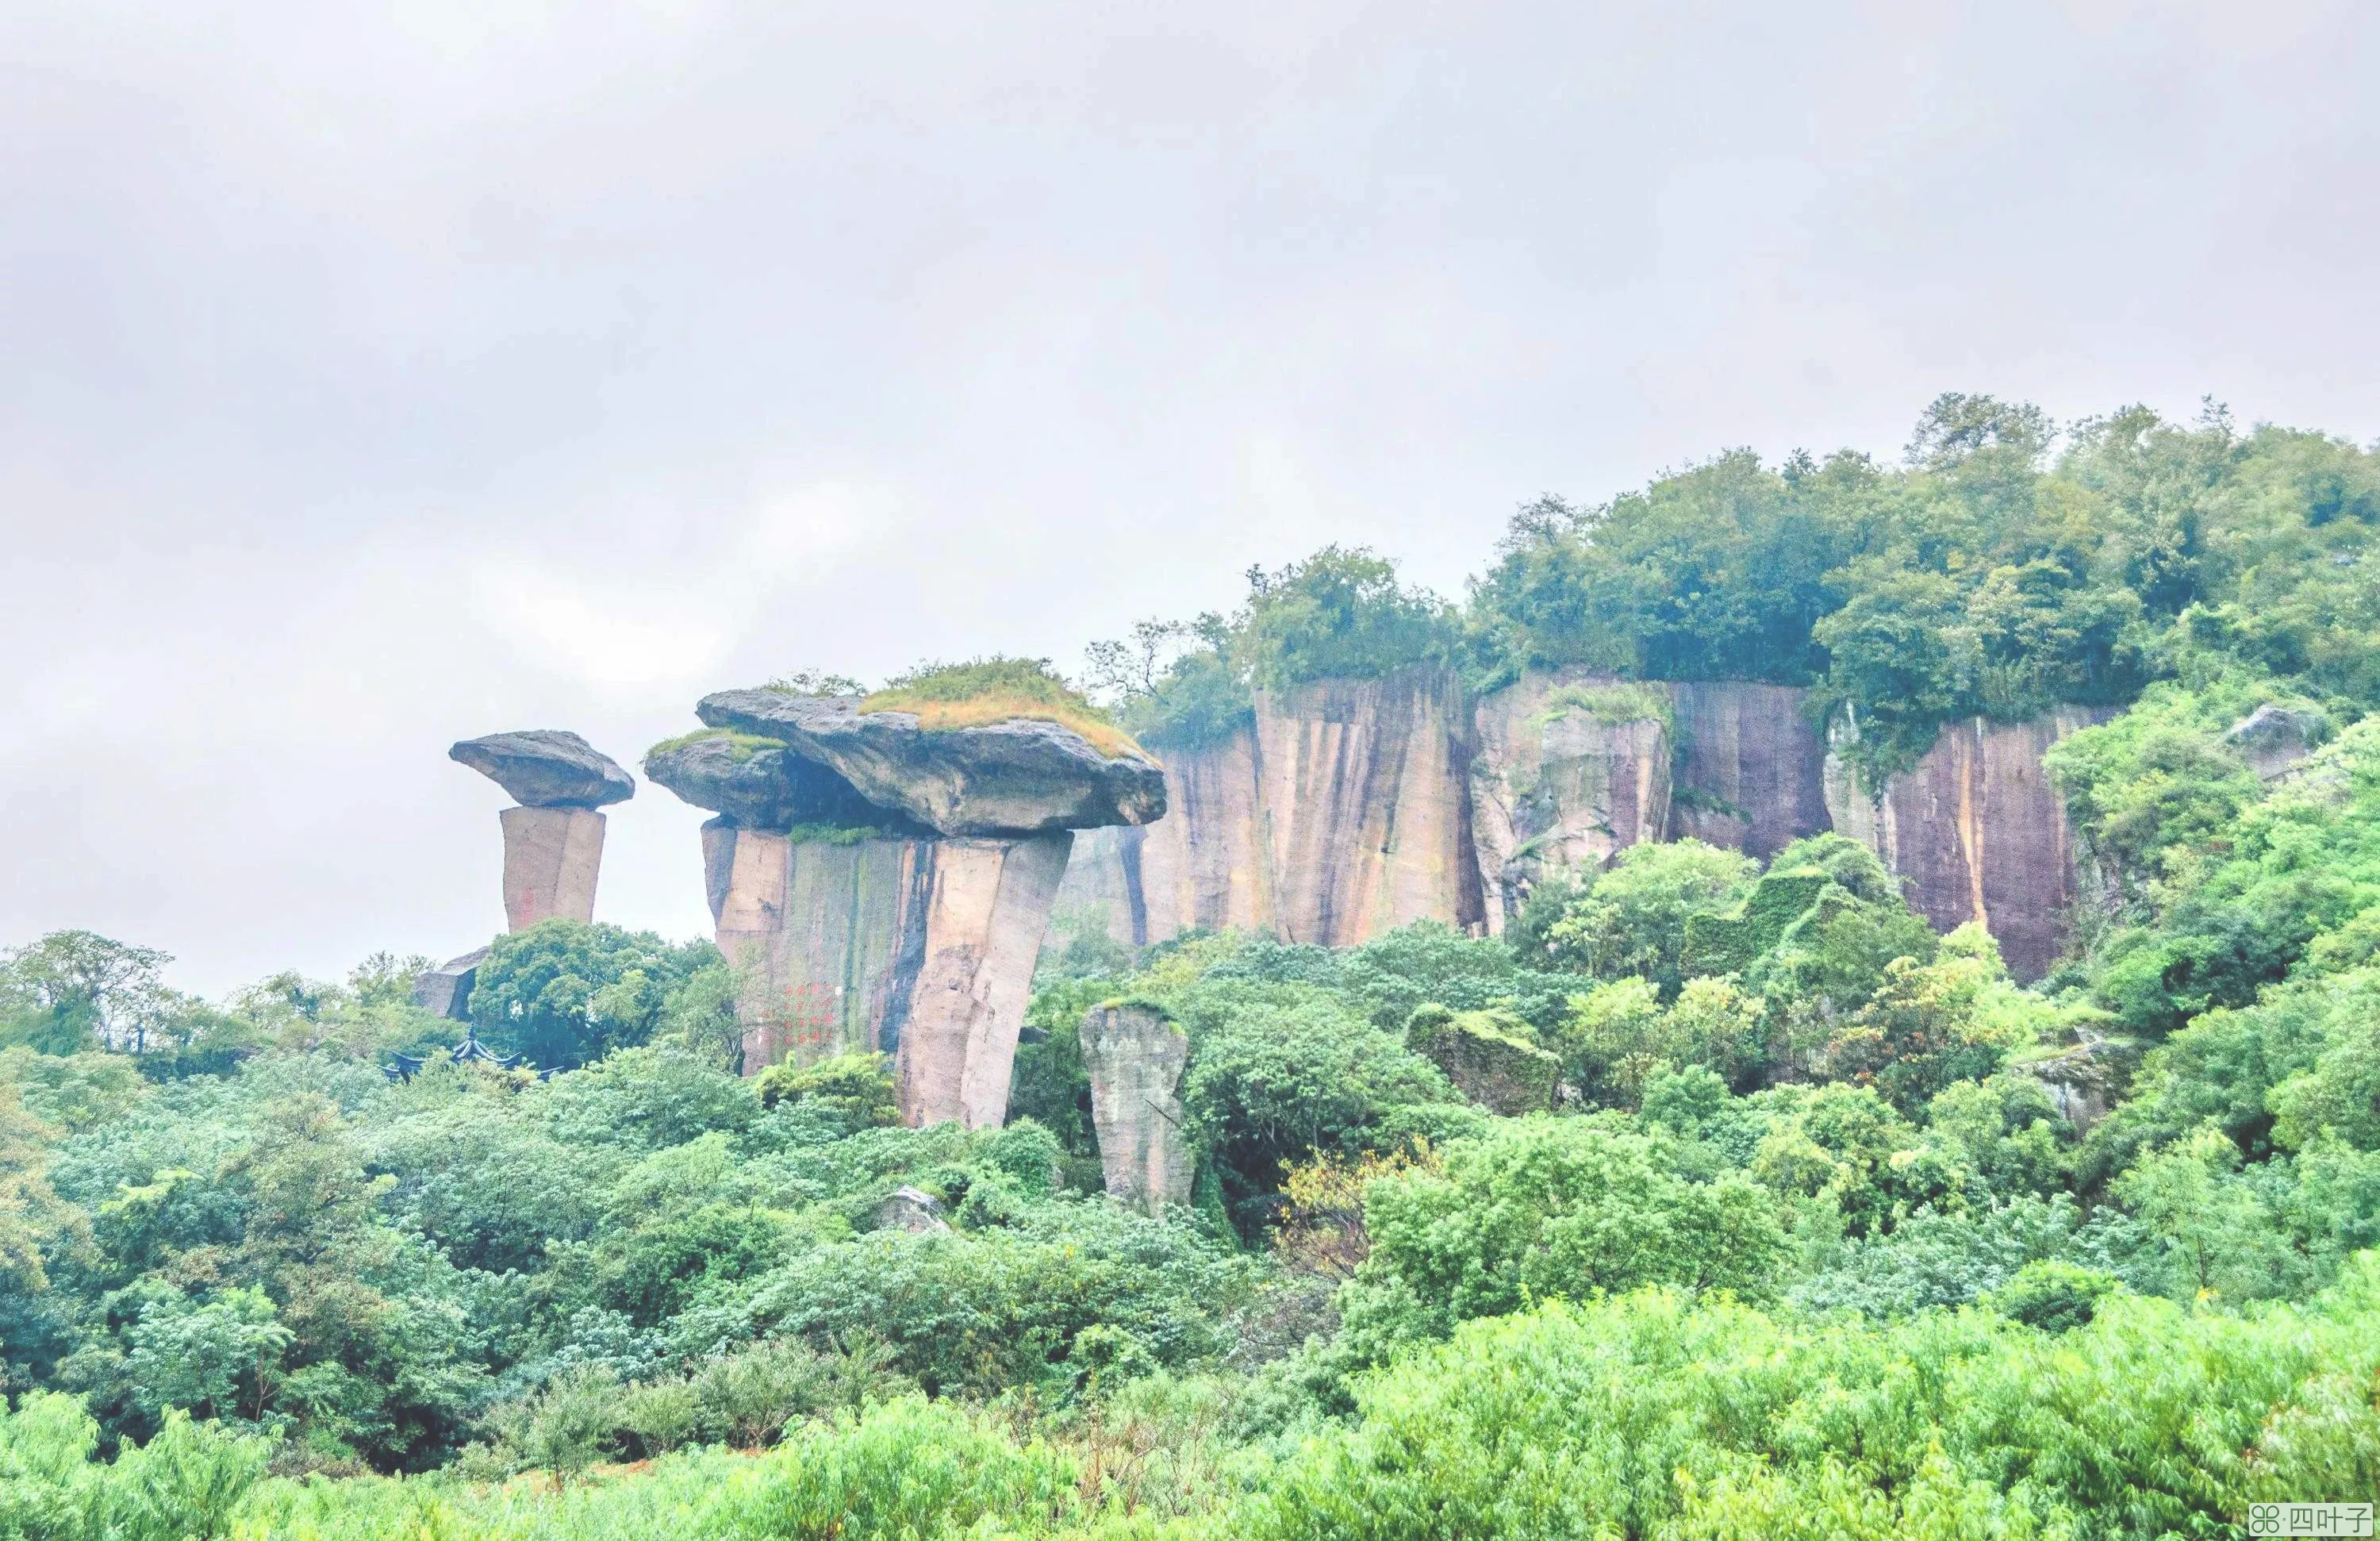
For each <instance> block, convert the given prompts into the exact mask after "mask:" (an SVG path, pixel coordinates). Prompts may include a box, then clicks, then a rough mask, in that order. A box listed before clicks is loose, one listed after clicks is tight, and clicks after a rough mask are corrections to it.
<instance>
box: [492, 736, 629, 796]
mask: <svg viewBox="0 0 2380 1541" xmlns="http://www.w3.org/2000/svg"><path fill="white" fill-rule="evenodd" d="M446 758H449V759H452V760H455V761H457V762H459V763H461V764H464V765H468V766H469V767H470V768H471V769H472V770H474V771H478V772H480V774H481V775H483V776H485V777H487V778H488V779H489V780H491V781H492V782H494V783H496V784H497V785H498V786H501V787H503V788H504V790H505V791H506V792H508V793H510V794H512V796H513V800H514V801H515V802H516V803H519V804H521V805H522V806H523V807H532V808H600V807H603V806H604V805H605V804H607V803H622V802H625V801H627V799H628V798H630V797H632V796H634V795H636V791H637V783H636V782H635V781H634V780H633V779H631V778H630V777H629V775H628V773H627V772H626V771H623V770H621V769H620V768H619V766H618V765H616V764H614V763H613V760H612V758H611V757H610V756H609V755H606V754H603V753H602V752H601V751H600V750H598V749H597V748H596V747H595V746H593V745H591V744H589V743H588V742H587V741H586V740H585V739H583V738H581V737H579V736H578V735H577V734H575V733H562V732H558V731H556V730H553V729H551V728H530V729H526V730H524V731H522V732H519V733H492V734H488V736H487V737H485V738H467V739H465V740H463V741H462V742H461V743H459V744H457V745H455V746H454V747H453V748H451V749H449V750H447V751H446Z"/></svg>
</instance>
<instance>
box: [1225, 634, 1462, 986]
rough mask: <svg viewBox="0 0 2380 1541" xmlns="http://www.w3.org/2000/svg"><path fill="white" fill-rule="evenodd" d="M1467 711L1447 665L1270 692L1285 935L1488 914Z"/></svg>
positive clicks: (1331, 940) (1269, 776)
mask: <svg viewBox="0 0 2380 1541" xmlns="http://www.w3.org/2000/svg"><path fill="white" fill-rule="evenodd" d="M1465 707H1466V703H1465V702H1464V700H1463V688H1462V686H1461V684H1460V683H1459V682H1458V681H1457V680H1456V678H1455V676H1454V674H1453V673H1452V672H1451V671H1450V670H1445V669H1408V670H1404V671H1403V672H1401V673H1394V674H1390V675H1389V676H1387V677H1386V678H1383V679H1377V680H1318V681H1315V682H1313V683H1311V684H1308V685H1301V686H1293V687H1291V688H1289V689H1286V690H1282V691H1278V692H1275V691H1261V690H1260V691H1258V692H1257V703H1256V725H1257V731H1256V740H1257V743H1256V771H1257V807H1258V809H1259V810H1260V811H1259V818H1260V819H1261V820H1262V830H1263V837H1264V850H1265V855H1266V856H1267V858H1268V861H1269V867H1270V868H1271V889H1272V894H1273V916H1272V920H1273V928H1274V929H1275V930H1276V931H1277V932H1279V933H1280V935H1281V939H1282V940H1286V941H1300V942H1312V943H1315V944H1318V945H1320V946H1324V947H1351V946H1354V944H1355V943H1357V942H1361V941H1366V940H1370V939H1371V938H1373V937H1376V936H1378V935H1379V934H1380V933H1381V932H1383V931H1387V930H1392V929H1394V928H1396V927H1399V926H1402V925H1404V924H1405V923H1406V922H1408V921H1413V920H1423V919H1431V920H1447V921H1451V922H1453V923H1454V924H1456V925H1458V926H1460V925H1466V924H1474V923H1478V922H1482V921H1484V920H1485V918H1486V916H1485V913H1484V908H1485V906H1484V904H1482V900H1481V889H1480V883H1479V870H1478V865H1477V859H1476V857H1475V855H1474V854H1473V852H1472V849H1471V797H1470V776H1469V770H1470V767H1469V763H1468V761H1469V758H1470V739H1471V733H1470V723H1469V722H1468V721H1467V720H1466V719H1467V716H1468V713H1467V711H1466V710H1465Z"/></svg>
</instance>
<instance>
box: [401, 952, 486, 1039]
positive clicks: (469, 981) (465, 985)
mask: <svg viewBox="0 0 2380 1541" xmlns="http://www.w3.org/2000/svg"><path fill="white" fill-rule="evenodd" d="M487 956H488V950H487V949H486V948H484V947H475V948H473V949H472V950H471V951H470V952H468V953H464V954H463V955H462V956H461V957H459V958H449V959H447V960H446V961H445V962H444V963H443V964H440V965H438V966H437V967H436V968H426V969H423V970H422V971H421V972H420V973H419V974H417V975H415V976H414V977H413V1003H414V1004H415V1005H417V1006H419V1007H420V1008H421V1009H422V1010H423V1011H425V1012H434V1013H437V1014H438V1015H440V1016H443V1017H445V1018H447V1019H448V1020H450V1021H454V1022H461V1021H463V1020H464V1019H466V1018H467V1017H468V1016H469V1015H470V1014H471V987H472V985H474V984H475V983H477V982H478V980H479V977H480V964H482V963H484V962H485V961H486V960H487Z"/></svg>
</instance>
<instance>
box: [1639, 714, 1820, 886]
mask: <svg viewBox="0 0 2380 1541" xmlns="http://www.w3.org/2000/svg"><path fill="white" fill-rule="evenodd" d="M1808 697H1809V692H1808V691H1806V690H1804V689H1803V688H1802V687H1801V686H1791V685H1755V684H1752V683H1749V682H1746V681H1743V680H1681V681H1678V682H1676V683H1675V684H1673V685H1671V686H1670V699H1671V701H1672V702H1674V703H1675V712H1676V722H1677V735H1678V742H1677V746H1676V747H1677V774H1676V790H1675V792H1674V793H1673V794H1672V795H1671V797H1670V826H1669V838H1670V839H1671V840H1683V839H1685V838H1687V837H1689V836H1692V837H1693V838H1694V839H1696V840H1701V841H1706V842H1708V843H1711V844H1713V845H1724V846H1728V847H1730V849H1733V850H1738V851H1742V852H1743V853H1744V855H1750V856H1757V857H1759V858H1760V859H1761V860H1763V861H1766V860H1767V859H1768V858H1769V857H1770V856H1773V855H1776V854H1777V853H1778V852H1779V851H1781V850H1783V849H1784V848H1785V847H1786V846H1787V845H1789V844H1791V843H1792V842H1794V841H1796V840H1800V839H1802V838H1803V836H1805V835H1814V834H1823V833H1825V832H1826V831H1828V829H1830V828H1832V827H1833V826H1832V824H1831V823H1830V821H1829V819H1828V809H1827V781H1826V762H1827V745H1826V739H1825V737H1824V736H1823V735H1822V734H1820V733H1819V731H1818V729H1817V727H1816V725H1815V724H1814V723H1813V722H1811V721H1810V718H1809V714H1808V712H1807V710H1805V704H1804V703H1805V702H1806V701H1807V699H1808Z"/></svg>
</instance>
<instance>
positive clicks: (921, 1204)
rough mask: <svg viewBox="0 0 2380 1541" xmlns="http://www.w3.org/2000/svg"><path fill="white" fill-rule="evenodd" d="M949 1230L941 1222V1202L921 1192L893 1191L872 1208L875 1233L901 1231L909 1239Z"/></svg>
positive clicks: (945, 1223) (906, 1188)
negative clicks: (874, 1210) (876, 1231)
mask: <svg viewBox="0 0 2380 1541" xmlns="http://www.w3.org/2000/svg"><path fill="white" fill-rule="evenodd" d="M950 1228H951V1227H950V1222H948V1221H947V1220H945V1219H942V1201H941V1199H939V1198H936V1197H935V1196H934V1195H931V1194H929V1193H928V1192H926V1191H925V1190H924V1189H922V1188H911V1187H899V1188H895V1189H893V1190H892V1192H891V1193H889V1194H887V1195H884V1197H883V1198H882V1199H881V1200H880V1201H879V1202H878V1203H877V1206H876V1229H877V1230H879V1231H905V1232H908V1233H909V1234H911V1235H913V1236H922V1235H927V1234H929V1233H931V1232H936V1231H948V1230H949V1229H950Z"/></svg>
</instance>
